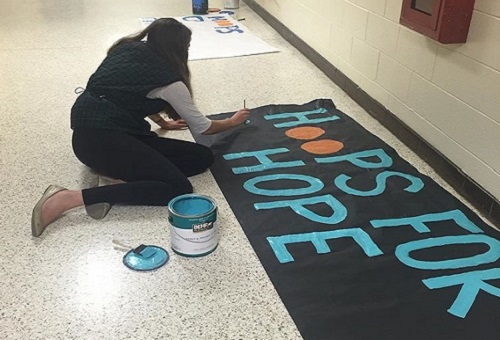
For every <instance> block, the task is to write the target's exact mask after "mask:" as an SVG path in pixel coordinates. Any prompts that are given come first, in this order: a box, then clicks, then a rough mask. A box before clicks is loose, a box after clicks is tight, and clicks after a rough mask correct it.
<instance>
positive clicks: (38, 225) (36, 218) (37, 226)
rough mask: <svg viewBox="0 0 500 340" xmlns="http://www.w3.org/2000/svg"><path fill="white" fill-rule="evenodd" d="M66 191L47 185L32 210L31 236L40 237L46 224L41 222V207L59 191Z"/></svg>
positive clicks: (56, 186)
mask: <svg viewBox="0 0 500 340" xmlns="http://www.w3.org/2000/svg"><path fill="white" fill-rule="evenodd" d="M63 190H68V189H66V188H63V187H60V186H58V185H49V187H48V188H47V189H45V192H44V193H43V195H42V198H40V200H38V202H37V204H36V205H35V207H34V208H33V213H32V215H31V234H32V235H33V236H35V237H38V236H40V235H42V233H43V231H44V230H45V227H47V224H45V223H43V220H42V206H43V204H44V203H45V202H46V201H47V200H48V199H49V198H50V197H52V196H54V195H55V194H56V193H58V192H59V191H63Z"/></svg>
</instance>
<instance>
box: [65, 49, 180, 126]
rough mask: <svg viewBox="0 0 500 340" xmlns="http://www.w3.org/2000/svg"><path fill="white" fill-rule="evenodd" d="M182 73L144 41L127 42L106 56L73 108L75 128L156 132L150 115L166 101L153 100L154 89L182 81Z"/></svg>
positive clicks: (158, 110)
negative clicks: (148, 120) (146, 118)
mask: <svg viewBox="0 0 500 340" xmlns="http://www.w3.org/2000/svg"><path fill="white" fill-rule="evenodd" d="M181 80H182V78H181V76H180V73H179V72H177V71H175V70H173V69H172V68H171V67H169V65H167V64H166V62H165V61H163V60H162V59H160V57H159V56H158V55H157V54H156V53H154V52H153V51H151V50H150V49H149V47H147V45H146V43H144V42H136V43H127V44H123V45H121V46H119V47H118V48H116V49H115V50H114V51H113V53H112V54H110V55H109V56H107V57H106V59H104V61H103V62H102V63H101V65H100V66H99V68H98V69H97V70H96V72H95V73H94V74H93V75H92V76H91V77H90V79H89V81H88V84H87V87H86V89H85V91H84V92H83V93H82V94H81V95H80V96H79V97H78V99H77V100H76V102H75V104H74V105H73V107H72V108H71V128H72V129H77V128H96V129H108V130H120V131H124V132H129V133H132V134H141V135H148V134H152V133H153V132H151V131H150V130H151V128H150V125H149V123H148V122H147V121H146V120H144V118H145V117H146V116H149V115H152V114H155V113H158V112H160V111H161V110H163V108H164V107H165V105H166V102H165V101H163V100H161V99H149V98H147V97H146V95H147V94H148V93H149V92H150V91H151V90H153V89H155V88H158V87H163V86H167V85H169V84H172V83H174V82H176V81H181Z"/></svg>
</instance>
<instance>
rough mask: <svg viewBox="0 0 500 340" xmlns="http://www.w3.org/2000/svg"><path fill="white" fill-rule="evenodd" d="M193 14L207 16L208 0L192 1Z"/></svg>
mask: <svg viewBox="0 0 500 340" xmlns="http://www.w3.org/2000/svg"><path fill="white" fill-rule="evenodd" d="M192 8H193V14H207V13H208V0H192Z"/></svg>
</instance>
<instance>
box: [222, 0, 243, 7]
mask: <svg viewBox="0 0 500 340" xmlns="http://www.w3.org/2000/svg"><path fill="white" fill-rule="evenodd" d="M224 8H229V9H235V8H240V0H224Z"/></svg>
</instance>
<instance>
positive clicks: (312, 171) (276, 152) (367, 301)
mask: <svg viewBox="0 0 500 340" xmlns="http://www.w3.org/2000/svg"><path fill="white" fill-rule="evenodd" d="M231 114H232V113H226V114H219V115H214V116H212V117H211V118H212V119H223V118H227V117H228V116H230V115H231ZM195 139H196V140H197V141H198V142H200V143H202V144H205V145H208V146H210V147H211V148H212V149H213V150H214V153H215V155H216V162H215V164H214V165H213V167H212V168H211V171H212V173H213V175H214V177H215V179H216V180H217V182H218V184H219V186H220V187H221V189H222V191H223V193H224V195H225V197H226V198H227V201H228V202H229V205H230V206H231V208H232V210H233V211H234V213H235V215H236V217H237V218H238V221H239V222H240V224H241V226H242V227H243V229H244V231H245V234H246V235H247V237H248V239H249V241H250V243H251V244H252V246H253V248H254V249H255V252H256V253H257V255H258V257H259V259H260V261H261V262H262V264H263V266H264V268H265V269H266V271H267V274H268V275H269V277H270V279H271V280H272V282H273V284H274V286H275V288H276V290H277V292H278V293H279V295H280V297H281V299H282V300H283V302H284V304H285V306H286V307H287V309H288V311H289V313H290V315H291V316H292V318H293V320H294V321H295V323H296V325H297V327H298V329H299V330H300V332H301V334H302V336H303V337H304V338H305V339H306V340H309V339H349V340H352V339H383V340H387V339H426V340H428V339H500V332H499V331H500V298H499V297H500V288H499V287H500V266H499V264H500V261H499V258H500V241H499V236H500V233H499V232H497V231H496V230H494V229H492V228H491V227H490V226H488V225H487V224H485V223H484V222H483V221H482V220H481V219H480V218H479V217H478V216H477V215H475V214H474V213H473V212H472V211H471V210H470V209H468V208H467V207H466V206H465V205H464V204H462V203H461V202H460V201H459V200H458V199H456V198H455V197H453V196H452V195H451V194H450V193H449V192H447V191H445V190H444V189H443V188H442V187H440V186H439V185H438V184H437V183H435V182H434V181H433V180H432V179H430V178H429V177H427V176H425V175H423V174H421V173H420V172H418V171H417V170H416V169H415V168H414V167H413V166H411V165H410V164H409V163H407V162H406V161H405V160H403V159H402V158H401V157H399V156H398V155H397V153H396V152H395V151H394V150H393V149H392V148H391V147H389V146H388V145H387V144H386V143H384V142H383V141H382V140H380V139H379V138H378V137H376V136H374V135H373V134H371V133H370V132H368V131H366V130H365V129H364V128H363V127H361V126H360V125H359V124H358V123H356V122H355V121H354V120H353V119H351V118H350V117H348V116H347V115H346V114H344V113H342V112H340V111H339V110H337V109H336V108H335V105H334V104H333V102H332V101H331V100H327V99H319V100H316V101H313V102H310V103H307V104H304V105H269V106H264V107H260V108H255V109H252V117H251V122H250V123H249V124H247V125H242V126H240V127H238V128H236V129H233V130H231V131H228V132H225V133H221V134H218V135H214V136H195Z"/></svg>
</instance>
